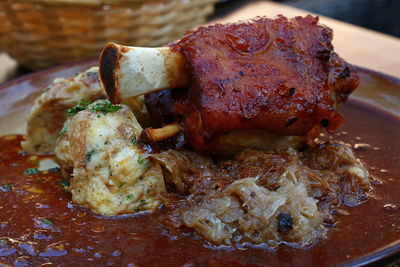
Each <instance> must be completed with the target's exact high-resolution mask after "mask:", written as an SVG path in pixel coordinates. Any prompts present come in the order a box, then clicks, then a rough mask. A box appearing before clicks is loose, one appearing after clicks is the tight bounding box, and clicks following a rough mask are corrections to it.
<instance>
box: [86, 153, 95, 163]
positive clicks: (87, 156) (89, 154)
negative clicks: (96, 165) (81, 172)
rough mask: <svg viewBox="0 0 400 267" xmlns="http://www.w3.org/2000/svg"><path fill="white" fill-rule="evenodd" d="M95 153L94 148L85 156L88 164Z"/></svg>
mask: <svg viewBox="0 0 400 267" xmlns="http://www.w3.org/2000/svg"><path fill="white" fill-rule="evenodd" d="M93 153H94V150H90V151H89V152H88V153H87V154H86V156H85V164H88V163H89V162H90V159H91V158H92V156H93Z"/></svg>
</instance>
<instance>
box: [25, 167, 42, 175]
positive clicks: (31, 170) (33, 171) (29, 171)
mask: <svg viewBox="0 0 400 267" xmlns="http://www.w3.org/2000/svg"><path fill="white" fill-rule="evenodd" d="M24 174H25V175H33V174H40V171H39V170H38V169H36V168H28V169H26V170H25V171H24Z"/></svg>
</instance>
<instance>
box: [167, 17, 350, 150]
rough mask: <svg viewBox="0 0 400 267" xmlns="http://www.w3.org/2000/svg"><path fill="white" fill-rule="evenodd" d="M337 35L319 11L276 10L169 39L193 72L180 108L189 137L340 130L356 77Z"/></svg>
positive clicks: (201, 141)
mask: <svg viewBox="0 0 400 267" xmlns="http://www.w3.org/2000/svg"><path fill="white" fill-rule="evenodd" d="M331 40H332V30H331V29H330V28H328V27H326V26H322V25H320V24H318V18H314V17H312V16H307V17H295V18H292V19H288V18H286V17H284V16H278V17H276V18H275V19H268V18H265V17H260V18H256V19H254V20H251V21H246V22H239V23H235V24H226V25H222V24H216V25H212V26H208V27H200V28H198V29H197V30H195V31H193V32H192V33H190V34H188V35H186V36H185V37H183V38H182V39H181V40H179V41H177V42H176V43H173V44H171V45H170V47H171V48H172V49H173V50H175V51H179V52H181V53H183V54H184V55H185V56H186V59H187V61H188V64H189V67H190V70H191V73H192V83H191V87H190V89H189V92H188V96H187V100H186V102H185V104H186V108H185V109H181V110H180V112H181V113H180V114H181V115H182V116H183V122H184V130H185V136H186V139H187V141H188V142H189V143H190V145H192V146H193V147H194V148H195V149H197V150H212V149H213V147H212V146H213V145H212V142H211V141H212V139H213V138H215V136H217V135H219V134H222V133H228V132H232V131H235V130H248V129H259V130H265V131H268V132H271V133H275V134H278V135H299V136H302V135H306V134H307V132H309V131H310V130H311V129H313V128H314V127H325V128H326V129H327V130H328V131H329V132H333V131H335V130H337V129H338V127H339V126H340V125H341V124H342V123H343V119H342V117H341V116H340V114H339V113H337V112H336V111H335V107H336V105H337V104H338V103H340V102H343V101H345V100H346V98H347V96H348V94H349V93H351V92H352V91H353V90H354V89H355V88H356V87H357V85H358V76H357V74H356V73H355V71H354V69H353V68H352V66H351V65H349V64H347V63H346V62H345V61H343V60H342V59H341V58H340V57H339V56H338V55H337V54H335V53H334V52H333V46H332V43H331ZM210 142H211V145H208V144H210Z"/></svg>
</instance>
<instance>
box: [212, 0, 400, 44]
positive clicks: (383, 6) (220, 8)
mask: <svg viewBox="0 0 400 267" xmlns="http://www.w3.org/2000/svg"><path fill="white" fill-rule="evenodd" d="M242 2H243V0H222V1H220V2H218V3H217V5H216V14H217V16H218V15H219V13H224V12H226V11H227V10H233V9H235V7H238V6H240V5H241V3H242ZM248 2H250V1H248ZM274 2H279V3H282V4H285V5H289V6H293V7H297V8H300V9H304V10H308V11H311V12H313V13H317V14H321V15H324V16H326V17H330V18H334V19H337V20H341V21H345V22H348V23H351V24H355V25H358V26H361V27H364V28H368V29H371V30H375V31H379V32H382V33H386V34H389V35H392V36H396V37H400V0H274Z"/></svg>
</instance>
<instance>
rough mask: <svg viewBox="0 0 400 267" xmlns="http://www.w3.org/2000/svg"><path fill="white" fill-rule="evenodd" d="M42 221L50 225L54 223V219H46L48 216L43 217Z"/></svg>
mask: <svg viewBox="0 0 400 267" xmlns="http://www.w3.org/2000/svg"><path fill="white" fill-rule="evenodd" d="M42 223H45V224H49V225H50V224H53V222H52V221H50V220H49V219H46V218H44V219H42Z"/></svg>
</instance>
